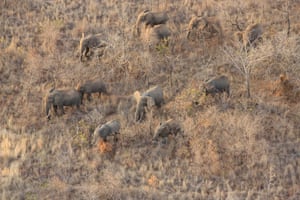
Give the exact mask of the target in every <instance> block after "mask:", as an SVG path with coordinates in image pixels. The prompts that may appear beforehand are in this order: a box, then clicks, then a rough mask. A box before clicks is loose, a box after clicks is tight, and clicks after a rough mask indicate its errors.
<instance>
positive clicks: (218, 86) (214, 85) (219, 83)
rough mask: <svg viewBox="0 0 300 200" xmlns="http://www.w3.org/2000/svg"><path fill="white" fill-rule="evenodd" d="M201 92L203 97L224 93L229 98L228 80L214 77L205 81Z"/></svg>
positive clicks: (223, 77) (224, 77)
mask: <svg viewBox="0 0 300 200" xmlns="http://www.w3.org/2000/svg"><path fill="white" fill-rule="evenodd" d="M203 90H204V93H205V95H209V94H211V95H213V96H214V95H215V94H217V93H223V92H226V93H227V96H229V94H230V83H229V79H228V78H227V77H226V76H224V75H221V76H218V77H215V78H213V79H211V80H209V81H207V82H206V83H204V85H203Z"/></svg>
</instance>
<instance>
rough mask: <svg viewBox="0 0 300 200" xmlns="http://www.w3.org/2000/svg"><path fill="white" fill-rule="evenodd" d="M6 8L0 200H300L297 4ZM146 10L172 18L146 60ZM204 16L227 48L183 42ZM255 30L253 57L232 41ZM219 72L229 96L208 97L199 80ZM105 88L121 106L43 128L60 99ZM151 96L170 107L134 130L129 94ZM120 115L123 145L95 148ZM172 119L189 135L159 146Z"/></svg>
mask: <svg viewBox="0 0 300 200" xmlns="http://www.w3.org/2000/svg"><path fill="white" fill-rule="evenodd" d="M0 8H1V13H0V17H1V19H0V107H1V109H0V198H1V199H219V200H223V199H224V200H225V199H228V200H231V199H247V200H252V199H290V200H292V199H300V131H299V130H300V123H299V122H300V104H299V98H300V90H299V86H300V80H299V77H300V54H299V52H300V38H299V33H300V16H299V13H300V2H299V1H298V0H277V1H273V0H260V1H259V0H218V1H213V0H210V1H204V0H203V1H201V0H195V1H192V0H185V1H175V0H164V1H155V0H153V1H138V0H126V1H125V0H124V1H119V0H111V1H104V0H84V1H79V0H72V1H71V0H56V1H54V0H47V1H44V0H22V1H19V0H4V1H1V2H0ZM145 9H150V10H153V11H167V13H168V16H169V18H170V19H169V21H168V22H167V25H168V27H169V28H170V30H171V32H172V35H171V37H170V38H169V41H168V46H167V45H166V44H165V43H163V44H161V45H157V47H156V48H154V49H149V46H148V44H145V43H143V42H142V41H141V40H140V39H139V38H136V37H135V36H134V34H133V31H134V25H135V23H136V17H137V16H138V14H139V13H140V12H141V11H143V10H145ZM201 13H202V14H203V13H209V14H207V15H208V16H212V17H215V18H218V19H219V22H218V23H220V24H221V26H222V29H223V31H222V32H223V34H222V37H223V38H222V41H220V38H217V39H216V38H214V37H212V38H209V39H201V38H199V39H198V41H189V40H187V38H186V35H187V28H188V23H189V21H190V19H191V18H192V17H193V16H197V15H200V14H201ZM252 23H260V24H262V26H263V30H264V33H263V36H262V38H263V39H262V41H261V42H260V44H258V45H257V47H256V48H252V49H251V50H250V51H247V52H245V51H243V48H241V47H242V44H240V43H239V42H238V41H235V40H234V33H235V32H237V31H241V30H245V28H246V27H247V26H248V25H249V24H252ZM82 32H84V33H85V34H86V35H88V34H101V35H102V39H103V40H104V41H107V43H108V45H107V47H106V49H105V52H104V53H103V55H102V57H100V58H98V57H97V56H90V57H89V59H87V60H85V61H84V62H80V52H79V41H80V38H81V35H82ZM221 74H225V75H226V76H228V77H229V79H230V82H231V88H230V91H231V95H230V97H229V98H227V97H226V95H219V96H218V95H217V96H216V97H215V98H212V97H210V96H207V97H204V96H203V95H201V90H200V88H199V87H200V86H201V84H202V83H203V81H205V80H207V79H209V78H211V77H213V76H216V75H221ZM95 77H100V78H101V79H102V80H103V81H104V82H105V83H106V84H107V85H108V90H109V91H110V92H111V94H112V96H110V97H105V96H104V97H101V98H100V97H98V95H93V97H92V101H91V102H89V101H85V103H84V105H82V106H81V110H76V109H75V108H66V109H65V112H66V114H65V115H62V116H53V117H52V119H51V120H50V121H48V120H47V118H46V113H45V109H44V104H43V103H44V102H43V101H44V99H43V98H44V96H45V94H46V93H47V92H48V91H49V90H50V88H52V87H56V88H75V87H76V85H77V84H78V83H79V82H81V81H85V80H89V79H92V78H95ZM245 80H247V84H246V85H245V84H244V82H245ZM153 85H160V86H161V87H162V88H163V90H164V95H165V100H166V104H165V105H163V106H162V107H161V108H159V109H154V110H153V112H152V113H151V115H147V118H146V120H145V121H143V122H142V123H135V122H134V112H135V110H134V109H132V106H131V102H130V98H127V97H128V95H132V94H133V93H134V91H136V90H138V91H145V90H147V89H148V88H149V87H151V86H153ZM250 91H251V92H250ZM248 94H250V98H248V97H247V96H248ZM115 118H117V119H119V120H120V122H121V130H120V133H121V134H120V138H119V140H118V141H117V142H115V141H113V140H108V142H107V143H104V142H102V141H99V143H98V144H96V145H93V146H91V145H90V140H91V133H93V131H94V129H95V127H96V126H97V125H98V124H100V123H104V122H106V121H108V120H111V119H115ZM170 118H173V119H175V120H177V121H179V122H180V123H181V124H182V126H183V130H184V137H182V136H176V137H169V138H168V140H167V141H166V143H164V142H158V143H153V142H152V137H153V134H154V129H155V127H156V126H157V125H158V124H159V123H160V122H161V121H166V120H168V119H170Z"/></svg>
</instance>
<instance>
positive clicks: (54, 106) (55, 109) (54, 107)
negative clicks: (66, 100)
mask: <svg viewBox="0 0 300 200" xmlns="http://www.w3.org/2000/svg"><path fill="white" fill-rule="evenodd" d="M53 109H54V113H55V114H56V115H57V106H56V105H53Z"/></svg>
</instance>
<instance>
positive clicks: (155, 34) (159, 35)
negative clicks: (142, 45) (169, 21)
mask: <svg viewBox="0 0 300 200" xmlns="http://www.w3.org/2000/svg"><path fill="white" fill-rule="evenodd" d="M170 36H171V31H170V29H169V28H168V27H167V25H165V24H159V25H155V26H153V27H149V26H148V27H146V28H145V32H144V35H143V37H144V39H145V40H146V41H147V42H148V44H149V45H157V44H159V43H160V42H161V41H168V38H169V37H170Z"/></svg>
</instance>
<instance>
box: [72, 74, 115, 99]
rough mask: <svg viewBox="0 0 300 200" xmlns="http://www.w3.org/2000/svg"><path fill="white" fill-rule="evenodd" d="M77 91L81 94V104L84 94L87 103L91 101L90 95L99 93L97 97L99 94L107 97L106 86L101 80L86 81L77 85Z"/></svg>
mask: <svg viewBox="0 0 300 200" xmlns="http://www.w3.org/2000/svg"><path fill="white" fill-rule="evenodd" d="M77 90H78V91H79V92H80V93H81V97H82V99H81V103H83V97H84V94H85V93H86V94H87V99H88V101H91V94H92V93H99V96H100V95H101V94H106V95H108V94H109V93H108V92H107V88H106V85H105V84H104V82H103V81H102V80H101V79H93V80H88V81H86V82H84V83H79V84H78V85H77Z"/></svg>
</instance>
